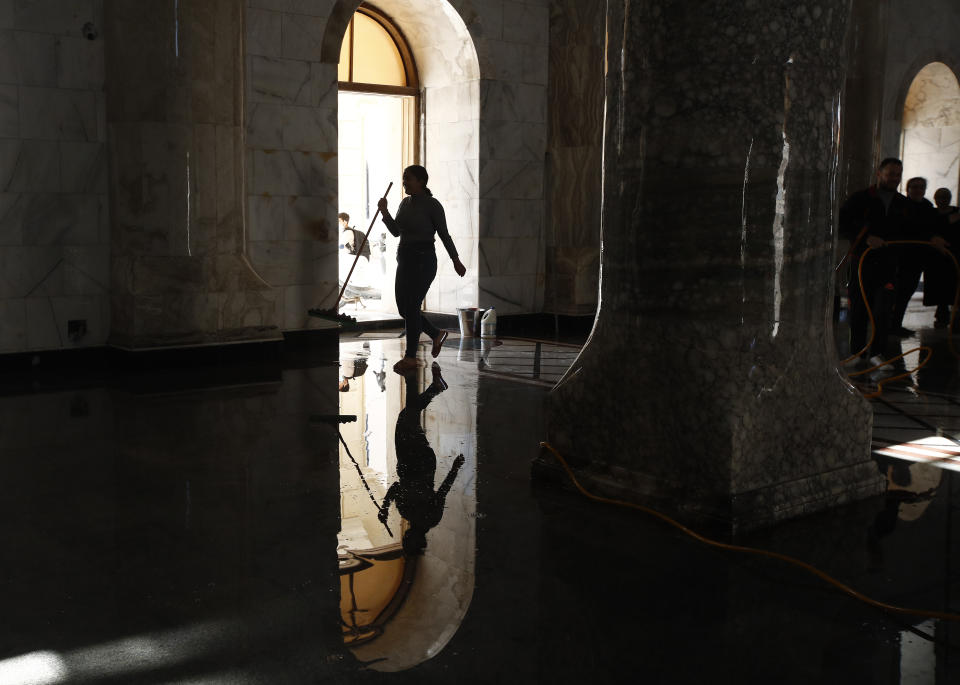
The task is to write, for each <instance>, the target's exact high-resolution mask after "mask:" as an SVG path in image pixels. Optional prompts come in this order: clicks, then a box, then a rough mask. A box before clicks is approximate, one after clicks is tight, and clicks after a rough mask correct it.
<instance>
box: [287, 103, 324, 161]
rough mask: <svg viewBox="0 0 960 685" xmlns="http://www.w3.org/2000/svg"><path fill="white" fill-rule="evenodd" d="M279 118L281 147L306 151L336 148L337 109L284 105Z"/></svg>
mask: <svg viewBox="0 0 960 685" xmlns="http://www.w3.org/2000/svg"><path fill="white" fill-rule="evenodd" d="M281 120H282V123H281V125H282V145H281V147H282V148H283V149H285V150H300V151H307V152H327V151H335V150H336V142H335V141H336V140H337V111H336V110H335V109H323V108H319V107H295V106H291V105H284V106H283V107H282V111H281Z"/></svg>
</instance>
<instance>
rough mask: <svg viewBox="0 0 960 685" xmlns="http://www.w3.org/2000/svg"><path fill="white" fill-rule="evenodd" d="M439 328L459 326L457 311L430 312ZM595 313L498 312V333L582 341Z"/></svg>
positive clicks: (542, 338) (563, 340)
mask: <svg viewBox="0 0 960 685" xmlns="http://www.w3.org/2000/svg"><path fill="white" fill-rule="evenodd" d="M427 316H429V317H430V320H431V321H433V322H434V324H436V325H437V326H439V327H440V328H446V329H449V330H452V331H458V330H459V329H460V321H459V319H458V318H457V316H456V315H454V314H439V313H434V312H427ZM593 321H594V316H593V315H590V316H567V315H561V314H543V313H541V314H505V315H498V316H497V337H500V338H536V339H538V340H554V341H557V342H566V343H576V344H583V343H584V342H586V340H587V337H588V336H589V335H590V330H591V329H592V328H593Z"/></svg>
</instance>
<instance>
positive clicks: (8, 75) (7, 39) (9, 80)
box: [0, 29, 20, 85]
mask: <svg viewBox="0 0 960 685" xmlns="http://www.w3.org/2000/svg"><path fill="white" fill-rule="evenodd" d="M13 37H14V32H13V31H7V30H3V29H0V83H6V84H13V85H16V84H17V83H19V80H20V77H19V74H18V70H17V67H18V64H17V45H16V43H15V42H14V39H13Z"/></svg>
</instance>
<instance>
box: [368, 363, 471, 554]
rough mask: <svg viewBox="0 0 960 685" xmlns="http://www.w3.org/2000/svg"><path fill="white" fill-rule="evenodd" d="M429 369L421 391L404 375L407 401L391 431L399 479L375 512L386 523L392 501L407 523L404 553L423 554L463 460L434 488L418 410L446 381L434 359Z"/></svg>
mask: <svg viewBox="0 0 960 685" xmlns="http://www.w3.org/2000/svg"><path fill="white" fill-rule="evenodd" d="M431 371H432V373H433V382H432V383H431V384H430V385H429V386H428V387H427V389H426V390H424V391H423V392H422V393H418V392H417V390H418V387H417V373H416V372H415V371H408V372H407V373H405V374H404V383H406V400H407V401H406V406H405V407H404V408H403V410H402V411H401V412H400V414H399V415H398V416H397V428H396V431H395V432H394V444H395V446H396V449H397V477H398V478H399V480H397V482H395V483H394V484H393V485H391V486H390V488H389V489H388V490H387V494H386V497H385V498H384V500H383V506H382V507H381V508H380V514H379V519H380V520H381V521H383V522H386V520H387V516H389V514H390V505H391V504H393V503H394V502H396V504H397V511H398V512H400V515H401V516H402V517H403V518H404V519H406V521H407V523H408V528H407V530H406V532H405V533H404V534H403V551H404V553H405V554H407V556H412V555H417V554H423V551H424V549H425V548H426V546H427V532H428V531H429V530H430V529H431V528H433V527H434V526H436V525H437V524H438V523H440V519H441V518H443V510H444V503H445V502H446V499H447V493H449V492H450V488H451V487H452V486H453V482H454V480H456V478H457V474H458V473H459V472H460V467H461V466H463V463H464V461H465V460H464V458H463V455H462V454H461V455H459V456H457V458H456V459H454V460H453V465H452V466H451V467H450V471H449V472H448V473H447V476H446V477H445V478H444V479H443V482H442V483H441V484H440V487H439V488H437V489H436V491H434V489H433V482H434V479H435V478H436V474H437V455H436V453H435V452H434V451H433V448H432V447H430V442H429V441H428V440H427V435H426V433H425V432H424V430H423V426H422V425H421V423H420V413H421V412H422V411H423V410H424V409H426V408H427V405H428V404H430V400H432V399H433V398H434V397H436V396H437V395H439V394H440V393H441V392H443V391H444V390H446V389H447V384H446V382H444V380H443V377H442V376H441V375H440V365H439V364H437V363H436V362H434V363H433V367H432V369H431Z"/></svg>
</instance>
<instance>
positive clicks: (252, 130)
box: [247, 103, 284, 150]
mask: <svg viewBox="0 0 960 685" xmlns="http://www.w3.org/2000/svg"><path fill="white" fill-rule="evenodd" d="M283 107H284V105H279V104H268V103H258V104H251V105H248V107H247V113H248V116H247V146H248V147H249V148H256V149H261V150H275V149H277V148H281V147H283Z"/></svg>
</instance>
